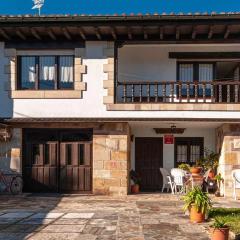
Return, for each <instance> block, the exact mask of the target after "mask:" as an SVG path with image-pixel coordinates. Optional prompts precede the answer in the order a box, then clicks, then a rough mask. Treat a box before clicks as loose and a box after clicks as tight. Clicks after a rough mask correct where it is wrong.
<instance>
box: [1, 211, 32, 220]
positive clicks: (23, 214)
mask: <svg viewBox="0 0 240 240" xmlns="http://www.w3.org/2000/svg"><path fill="white" fill-rule="evenodd" d="M32 214H33V213H29V212H13V213H5V214H3V215H1V216H0V219H3V218H8V219H11V218H26V217H29V216H31V215H32Z"/></svg>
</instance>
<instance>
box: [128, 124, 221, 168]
mask: <svg viewBox="0 0 240 240" xmlns="http://www.w3.org/2000/svg"><path fill="white" fill-rule="evenodd" d="M176 125H177V126H178V127H182V128H186V130H185V131H184V133H183V134H174V137H203V138H204V148H207V149H209V150H210V151H213V152H215V151H216V149H215V127H216V126H217V124H206V123H205V124H204V123H188V124H187V123H185V124H184V123H177V124H176ZM169 126H170V124H169V123H156V122H155V123H154V122H153V123H149V122H143V123H140V122H138V123H132V124H131V133H132V135H133V136H134V138H133V139H134V140H133V141H132V143H131V167H132V168H133V169H135V138H136V137H163V134H156V132H155V131H154V129H153V128H161V127H162V128H166V127H169ZM163 167H164V168H166V169H168V170H170V169H171V168H174V144H164V143H163Z"/></svg>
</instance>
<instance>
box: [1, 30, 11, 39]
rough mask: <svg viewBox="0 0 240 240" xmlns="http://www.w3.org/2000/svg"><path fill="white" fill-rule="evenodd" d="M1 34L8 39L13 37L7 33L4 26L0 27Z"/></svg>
mask: <svg viewBox="0 0 240 240" xmlns="http://www.w3.org/2000/svg"><path fill="white" fill-rule="evenodd" d="M0 34H1V35H2V36H3V37H4V38H5V39H7V40H10V39H11V37H10V36H9V35H8V34H7V33H6V31H5V30H3V29H2V28H0Z"/></svg>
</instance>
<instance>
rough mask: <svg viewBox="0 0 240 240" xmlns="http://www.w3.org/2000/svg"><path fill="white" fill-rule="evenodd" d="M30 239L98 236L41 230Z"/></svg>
mask: <svg viewBox="0 0 240 240" xmlns="http://www.w3.org/2000/svg"><path fill="white" fill-rule="evenodd" d="M28 239H29V240H96V239H97V236H93V235H89V234H80V233H42V232H41V233H37V234H36V235H33V236H32V237H30V238H28ZM0 240H1V239H0ZM5 240H6V239H5ZM21 240H22V239H21Z"/></svg>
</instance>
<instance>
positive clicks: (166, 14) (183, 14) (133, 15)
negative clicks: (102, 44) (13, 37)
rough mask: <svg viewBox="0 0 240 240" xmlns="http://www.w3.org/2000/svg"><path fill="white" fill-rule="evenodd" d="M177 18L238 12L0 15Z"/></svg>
mask: <svg viewBox="0 0 240 240" xmlns="http://www.w3.org/2000/svg"><path fill="white" fill-rule="evenodd" d="M179 16H188V17H195V16H205V17H213V16H215V17H223V16H225V17H240V12H194V13H192V12H188V13H183V12H178V13H174V12H170V13H166V12H162V13H158V12H155V13H129V14H127V13H120V14H118V13H113V14H48V15H45V14H42V15H41V16H38V15H32V14H23V15H0V18H5V19H11V18H22V19H24V18H75V17H87V18H98V17H103V18H112V17H123V18H124V17H126V18H129V17H142V18H145V17H150V18H152V17H179Z"/></svg>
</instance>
